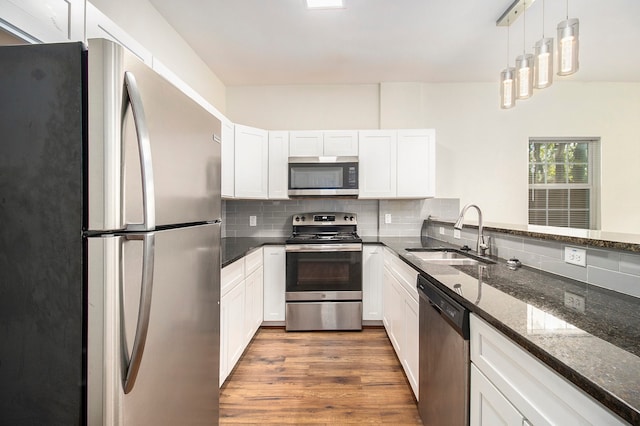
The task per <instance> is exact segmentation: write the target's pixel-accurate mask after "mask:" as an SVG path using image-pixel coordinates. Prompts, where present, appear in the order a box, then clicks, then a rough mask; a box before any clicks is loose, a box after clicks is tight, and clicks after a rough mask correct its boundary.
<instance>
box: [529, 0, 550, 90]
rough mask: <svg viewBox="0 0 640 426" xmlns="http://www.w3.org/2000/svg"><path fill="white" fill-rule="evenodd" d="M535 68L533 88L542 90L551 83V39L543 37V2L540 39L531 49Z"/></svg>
mask: <svg viewBox="0 0 640 426" xmlns="http://www.w3.org/2000/svg"><path fill="white" fill-rule="evenodd" d="M533 50H534V57H535V66H534V73H533V87H534V88H536V89H544V88H545V87H549V86H551V83H553V38H550V37H545V36H544V0H542V38H541V39H540V40H538V41H537V42H536V44H535V46H534V48H533Z"/></svg>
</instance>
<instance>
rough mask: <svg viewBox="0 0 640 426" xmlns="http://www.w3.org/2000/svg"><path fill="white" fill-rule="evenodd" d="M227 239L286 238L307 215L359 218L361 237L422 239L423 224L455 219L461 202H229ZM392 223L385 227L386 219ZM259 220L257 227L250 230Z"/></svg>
mask: <svg viewBox="0 0 640 426" xmlns="http://www.w3.org/2000/svg"><path fill="white" fill-rule="evenodd" d="M222 205H223V208H222V210H223V217H222V218H223V228H222V235H223V236H224V237H284V236H288V235H290V234H291V216H293V215H294V214H296V213H305V212H350V213H351V212H353V213H356V214H357V215H358V233H359V234H360V235H361V236H367V237H369V236H378V235H380V236H416V237H417V236H419V235H420V229H421V227H422V222H423V220H424V219H425V218H426V217H428V216H429V215H433V216H438V217H455V216H456V215H457V214H458V206H459V201H458V200H457V199H426V200H358V199H339V198H318V199H311V198H300V199H295V200H282V201H267V200H225V201H223V202H222ZM387 214H390V215H391V223H385V215H387ZM250 216H256V226H249V220H250Z"/></svg>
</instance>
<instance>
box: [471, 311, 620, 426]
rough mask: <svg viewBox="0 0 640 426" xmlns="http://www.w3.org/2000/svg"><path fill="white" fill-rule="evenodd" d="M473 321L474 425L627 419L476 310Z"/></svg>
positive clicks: (600, 422)
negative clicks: (522, 345)
mask: <svg viewBox="0 0 640 426" xmlns="http://www.w3.org/2000/svg"><path fill="white" fill-rule="evenodd" d="M470 326H471V362H472V367H475V368H476V369H477V371H476V374H475V375H472V376H471V416H470V419H471V425H472V426H476V425H495V424H509V425H511V424H513V425H516V424H517V425H521V424H525V425H526V424H532V425H623V424H626V423H625V422H623V421H622V420H621V419H620V418H619V417H617V416H616V415H615V414H613V413H612V412H611V411H609V410H608V409H606V408H605V407H603V406H602V405H601V404H600V403H599V402H597V401H596V400H594V399H593V398H592V397H590V396H589V395H587V394H586V393H584V392H583V391H582V390H580V389H579V388H577V387H576V386H575V385H573V384H572V383H570V382H569V381H567V380H566V379H565V378H564V377H562V376H560V375H558V374H557V373H556V372H555V371H553V370H551V369H550V368H549V367H547V366H546V365H545V364H543V363H542V362H541V361H540V360H538V359H537V358H535V357H533V356H532V355H531V354H529V353H528V352H526V351H525V350H524V349H522V348H521V347H520V346H518V345H517V344H515V343H514V342H512V341H511V340H510V339H508V338H507V337H506V336H504V335H503V334H501V333H500V332H498V331H497V330H496V329H495V328H493V327H492V326H491V325H489V324H487V323H486V322H485V321H483V320H482V319H480V318H479V317H477V316H476V315H473V314H472V315H471V320H470ZM472 371H473V369H472ZM486 382H488V384H487V383H486ZM488 385H491V386H492V387H489V386H488ZM500 396H501V397H502V398H500ZM485 410H486V413H485ZM514 410H515V412H514ZM516 413H518V414H519V415H520V417H518V415H517V414H516ZM500 421H506V423H500Z"/></svg>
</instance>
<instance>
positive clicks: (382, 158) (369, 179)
mask: <svg viewBox="0 0 640 426" xmlns="http://www.w3.org/2000/svg"><path fill="white" fill-rule="evenodd" d="M397 144H398V141H397V135H396V132H395V131H392V130H366V131H361V132H360V147H359V152H360V154H359V163H360V164H359V171H360V185H359V195H358V198H394V197H395V196H396V158H397Z"/></svg>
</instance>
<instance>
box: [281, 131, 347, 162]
mask: <svg viewBox="0 0 640 426" xmlns="http://www.w3.org/2000/svg"><path fill="white" fill-rule="evenodd" d="M289 155H290V156H292V157H307V156H308V157H318V156H323V155H327V156H334V155H335V156H357V155H358V132H357V131H355V130H326V131H311V130H310V131H295V132H291V133H290V140H289Z"/></svg>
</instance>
